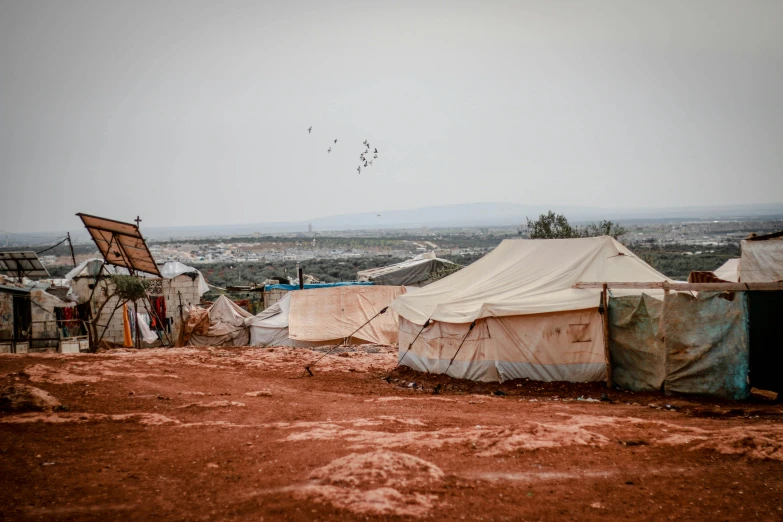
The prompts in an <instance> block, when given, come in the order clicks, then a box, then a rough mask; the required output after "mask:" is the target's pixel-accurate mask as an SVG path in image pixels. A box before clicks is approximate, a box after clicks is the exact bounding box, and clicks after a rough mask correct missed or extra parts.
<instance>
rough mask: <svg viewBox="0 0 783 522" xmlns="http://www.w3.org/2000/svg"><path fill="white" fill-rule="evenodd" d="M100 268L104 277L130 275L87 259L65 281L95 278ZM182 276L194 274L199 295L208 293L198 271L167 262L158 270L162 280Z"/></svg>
mask: <svg viewBox="0 0 783 522" xmlns="http://www.w3.org/2000/svg"><path fill="white" fill-rule="evenodd" d="M101 267H103V272H104V274H106V275H111V274H122V275H127V274H129V273H130V272H128V269H127V268H125V267H122V266H113V265H108V264H104V262H103V259H99V258H92V259H87V260H86V261H82V262H81V263H79V264H78V265H76V266H75V267H74V268H73V269H72V270H71V271H70V272H68V273H67V274H65V279H67V280H69V281H71V280H73V279H75V278H77V277H95V276H96V275H98V272H100V270H101ZM182 274H196V277H197V278H198V292H199V295H203V294H205V293H207V292H209V286H207V282H206V281H205V280H204V276H203V275H201V272H200V271H198V270H197V269H195V268H193V267H192V266H187V265H184V264H182V263H180V262H179V261H169V262H167V263H166V264H164V265H163V266H162V267H161V268H160V275H161V277H162V278H163V279H174V278H175V277H177V276H180V275H182ZM137 275H138V276H140V277H146V278H155V277H156V276H154V275H152V274H148V273H146V272H139V273H138V274H137Z"/></svg>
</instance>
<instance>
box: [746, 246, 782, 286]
mask: <svg viewBox="0 0 783 522" xmlns="http://www.w3.org/2000/svg"><path fill="white" fill-rule="evenodd" d="M740 248H741V249H742V257H740V264H739V278H740V281H741V282H742V283H769V282H776V281H783V239H780V238H776V239H767V240H758V239H745V240H743V241H741V242H740Z"/></svg>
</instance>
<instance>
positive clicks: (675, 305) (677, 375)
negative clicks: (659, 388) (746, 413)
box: [660, 292, 750, 400]
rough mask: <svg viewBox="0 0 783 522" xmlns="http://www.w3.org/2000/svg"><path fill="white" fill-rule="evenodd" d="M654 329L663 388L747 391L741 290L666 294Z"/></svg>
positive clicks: (735, 395) (722, 393) (735, 394)
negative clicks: (660, 346)
mask: <svg viewBox="0 0 783 522" xmlns="http://www.w3.org/2000/svg"><path fill="white" fill-rule="evenodd" d="M660 335H662V336H663V337H664V340H665V342H664V344H665V348H666V380H665V382H664V389H665V390H666V391H667V392H679V393H694V394H701V395H712V396H716V397H723V398H726V399H735V400H740V399H745V398H746V397H747V396H748V395H749V394H750V384H749V382H748V371H749V370H750V348H749V346H750V344H749V332H748V298H747V295H746V294H745V292H736V293H728V292H722V293H716V292H701V293H699V295H698V296H697V297H693V296H691V295H688V294H671V295H668V296H666V298H665V300H664V308H663V315H662V317H661V330H660Z"/></svg>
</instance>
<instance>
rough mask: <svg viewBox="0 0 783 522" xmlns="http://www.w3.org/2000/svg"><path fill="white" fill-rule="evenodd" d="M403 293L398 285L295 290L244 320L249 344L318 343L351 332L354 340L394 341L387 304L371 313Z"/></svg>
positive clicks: (333, 340)
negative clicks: (384, 309) (248, 330)
mask: <svg viewBox="0 0 783 522" xmlns="http://www.w3.org/2000/svg"><path fill="white" fill-rule="evenodd" d="M404 293H405V288H404V287H401V286H336V287H330V288H317V289H311V290H297V291H294V292H289V293H288V294H286V296H285V297H283V299H282V300H280V301H279V302H278V303H276V304H274V305H272V306H271V307H269V308H267V309H266V310H264V311H263V312H261V313H260V314H258V315H256V316H255V317H250V318H248V319H246V320H245V324H246V325H247V326H248V328H249V329H250V342H251V345H253V346H300V347H306V346H319V345H326V344H335V343H339V342H342V341H343V340H344V339H346V338H347V337H349V336H351V334H353V336H352V342H355V343H377V344H394V343H396V342H397V332H398V328H399V318H398V316H397V314H395V313H394V312H393V311H392V310H391V309H390V310H388V311H387V312H386V313H385V314H382V315H379V316H377V317H375V316H376V314H378V312H379V311H380V310H381V309H383V308H384V307H387V306H389V304H390V303H391V302H392V301H393V300H394V299H395V298H397V297H399V296H400V295H403V294H404ZM373 317H374V318H373ZM368 321H369V322H368ZM365 323H367V324H365ZM362 325H364V326H362ZM360 327H361V329H359V331H356V330H357V329H358V328H360ZM355 331H356V333H354V332H355Z"/></svg>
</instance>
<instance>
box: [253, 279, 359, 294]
mask: <svg viewBox="0 0 783 522" xmlns="http://www.w3.org/2000/svg"><path fill="white" fill-rule="evenodd" d="M372 285H373V283H372V282H371V281H346V282H342V283H314V284H309V285H304V289H305V290H310V289H312V288H331V287H334V286H372ZM269 290H299V285H264V291H265V292H268V291H269Z"/></svg>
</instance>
